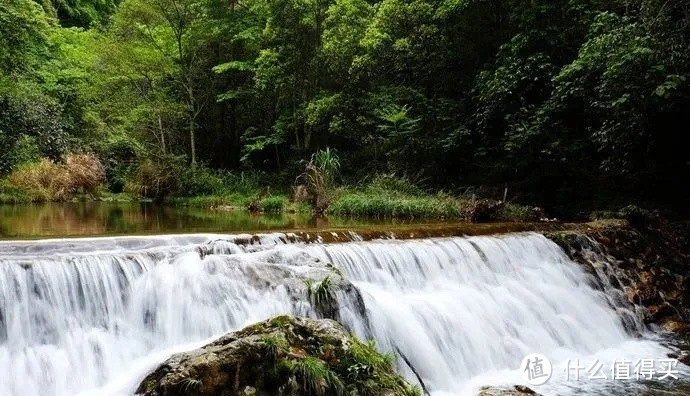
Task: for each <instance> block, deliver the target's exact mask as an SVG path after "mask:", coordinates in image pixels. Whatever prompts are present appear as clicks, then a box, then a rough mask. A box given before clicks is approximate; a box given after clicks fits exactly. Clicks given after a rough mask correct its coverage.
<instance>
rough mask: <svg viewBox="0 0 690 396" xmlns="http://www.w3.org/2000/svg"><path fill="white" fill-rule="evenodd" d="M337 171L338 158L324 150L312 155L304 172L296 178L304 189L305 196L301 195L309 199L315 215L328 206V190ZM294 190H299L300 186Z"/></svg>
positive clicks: (329, 199) (338, 165)
mask: <svg viewBox="0 0 690 396" xmlns="http://www.w3.org/2000/svg"><path fill="white" fill-rule="evenodd" d="M339 170H340V160H339V159H338V156H337V155H336V154H335V153H333V152H332V151H331V150H330V149H328V148H326V150H319V151H317V152H316V153H314V154H313V155H312V156H311V159H310V160H309V162H308V163H307V165H306V167H305V170H304V172H303V173H302V174H301V175H299V176H298V177H297V182H298V183H301V184H302V185H304V188H306V194H302V195H305V196H308V197H309V200H310V201H311V202H312V204H313V205H314V210H315V211H316V212H317V213H322V212H324V211H325V210H326V208H327V207H328V205H329V204H330V202H331V197H330V189H331V188H332V186H333V181H334V180H335V177H336V175H337V173H338V171H339ZM296 189H300V186H299V185H298V186H297V188H296Z"/></svg>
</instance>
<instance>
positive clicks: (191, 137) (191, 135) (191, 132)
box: [189, 118, 196, 166]
mask: <svg viewBox="0 0 690 396" xmlns="http://www.w3.org/2000/svg"><path fill="white" fill-rule="evenodd" d="M194 124H195V123H194V118H191V119H190V120H189V144H190V146H191V148H192V166H196V144H195V139H194Z"/></svg>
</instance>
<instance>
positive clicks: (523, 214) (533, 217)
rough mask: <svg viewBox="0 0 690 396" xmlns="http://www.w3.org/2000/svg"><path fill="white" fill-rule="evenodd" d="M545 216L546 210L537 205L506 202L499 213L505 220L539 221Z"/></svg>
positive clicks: (500, 218) (501, 218) (499, 217)
mask: <svg viewBox="0 0 690 396" xmlns="http://www.w3.org/2000/svg"><path fill="white" fill-rule="evenodd" d="M542 218H544V211H543V210H542V209H541V208H540V207H537V206H524V205H517V204H513V203H506V204H505V205H504V206H503V208H502V210H500V212H499V213H498V219H499V220H503V221H539V220H541V219H542Z"/></svg>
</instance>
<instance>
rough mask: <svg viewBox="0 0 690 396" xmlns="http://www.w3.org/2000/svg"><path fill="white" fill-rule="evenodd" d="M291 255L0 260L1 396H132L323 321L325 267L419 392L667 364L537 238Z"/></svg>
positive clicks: (111, 250) (586, 279) (133, 250)
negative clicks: (182, 364) (208, 343)
mask: <svg viewBox="0 0 690 396" xmlns="http://www.w3.org/2000/svg"><path fill="white" fill-rule="evenodd" d="M285 240H286V238H284V237H283V236H281V235H270V236H264V237H262V238H260V239H257V238H251V237H248V236H240V237H230V238H228V237H227V236H220V235H196V236H176V237H137V238H92V239H81V240H70V241H42V242H9V243H3V244H0V395H22V396H24V395H42V396H45V395H72V394H77V393H80V392H81V393H82V394H94V395H95V394H98V395H102V394H127V393H130V394H131V393H132V391H133V389H134V388H135V387H136V385H137V382H138V381H139V380H141V378H143V376H145V375H146V374H147V372H148V370H151V369H152V368H153V367H154V366H155V365H156V364H157V363H160V362H161V361H162V360H163V359H164V358H165V357H167V356H168V355H169V354H170V353H172V351H177V350H183V349H188V348H191V347H193V346H197V345H200V344H201V343H203V342H204V341H205V340H208V339H209V338H211V337H214V336H218V335H220V334H223V333H225V332H228V331H230V330H234V329H237V328H240V327H242V326H244V325H246V324H249V323H251V322H255V321H258V320H262V319H265V318H267V317H270V316H273V315H276V314H280V313H293V314H299V315H307V316H317V315H318V313H317V312H316V311H315V310H314V309H313V307H312V306H311V305H310V304H309V302H308V299H307V298H306V297H305V294H306V293H305V283H304V280H305V279H323V277H324V276H326V275H327V274H329V273H331V272H329V271H331V269H329V265H328V264H327V263H333V264H334V265H335V266H336V267H339V268H341V269H342V270H343V272H344V274H345V278H346V279H349V280H350V281H351V282H352V283H353V284H354V286H356V289H357V290H358V291H359V293H356V292H355V293H342V292H341V293H338V303H339V305H340V310H339V312H338V314H339V319H340V320H341V321H342V322H343V323H344V324H345V325H346V327H348V328H350V329H351V330H352V331H354V332H356V333H358V334H359V335H360V336H361V337H367V338H369V337H373V338H375V339H376V340H377V342H378V345H379V346H380V347H381V348H383V349H386V350H391V351H396V352H398V353H400V354H402V355H404V357H405V359H407V362H409V364H408V363H406V362H405V359H399V364H398V365H399V369H400V370H401V372H402V373H403V374H405V375H406V376H407V377H408V378H410V380H411V381H416V375H415V374H414V373H413V370H412V369H411V367H413V368H414V371H415V372H416V374H417V375H419V376H420V377H421V378H422V380H423V381H424V383H425V385H426V386H427V388H429V389H430V390H431V391H432V392H433V393H434V394H439V395H440V394H444V393H447V394H464V393H467V394H472V393H473V392H474V391H475V390H476V388H477V387H478V386H480V385H486V384H516V383H523V382H524V379H523V378H522V377H521V376H520V372H519V370H516V368H517V366H518V365H519V363H520V361H521V360H522V358H523V357H524V356H525V355H527V354H529V353H532V352H538V353H542V354H544V355H546V356H548V357H549V358H550V359H551V361H552V362H554V363H555V366H556V367H555V368H554V370H557V369H558V364H559V363H560V362H564V361H565V360H566V359H582V360H587V359H593V358H595V357H596V358H597V359H599V360H601V361H610V360H613V359H623V358H625V359H635V358H660V357H665V353H666V352H667V351H668V350H667V349H666V348H665V347H664V346H662V345H661V344H660V343H659V342H658V341H655V340H653V339H651V338H653V337H651V336H653V335H652V334H648V333H644V326H643V325H642V324H641V323H639V321H637V319H635V317H634V315H632V314H630V312H629V311H627V308H628V307H625V306H624V305H623V304H622V303H620V305H618V304H619V302H617V301H618V300H616V299H612V298H611V297H610V296H609V295H607V294H606V293H605V292H604V291H600V290H598V289H597V288H594V287H592V285H593V284H594V283H595V282H594V279H593V278H591V277H590V276H589V275H587V274H586V273H585V272H584V271H583V270H582V269H581V268H580V267H579V266H578V265H577V264H575V263H573V262H571V261H570V260H569V259H568V258H567V256H566V255H565V254H564V253H563V252H562V250H561V249H560V248H559V247H558V246H557V245H555V244H554V243H552V242H550V241H549V240H547V239H546V238H545V237H543V236H541V235H539V234H512V235H507V236H502V237H470V238H435V239H425V240H410V241H394V240H385V241H370V242H348V243H340V244H329V245H324V244H319V243H312V244H301V243H298V244H285V243H284V242H285ZM240 241H241V242H242V243H240ZM247 242H253V243H247ZM360 295H361V297H360ZM361 301H363V302H364V308H365V309H364V310H362V309H361ZM617 305H618V306H617ZM622 318H623V319H625V320H623V319H622ZM624 323H627V324H628V329H627V330H626V328H625V326H624ZM640 330H642V331H643V334H642V336H635V334H634V333H637V332H639V331H640ZM410 366H411V367H410ZM555 377H557V376H556V375H554V379H553V380H552V381H551V382H550V383H548V384H546V385H544V386H543V387H540V388H539V391H540V392H546V393H549V392H553V393H556V394H564V393H586V392H589V393H592V394H601V393H602V389H604V387H606V388H607V389H608V390H609V391H615V383H611V382H606V383H600V384H599V385H596V384H594V383H591V382H587V383H583V382H577V383H572V382H565V381H562V380H560V381H559V380H558V378H555ZM585 384H586V385H587V386H584V385H585ZM627 386H629V385H627ZM620 393H621V394H626V392H620Z"/></svg>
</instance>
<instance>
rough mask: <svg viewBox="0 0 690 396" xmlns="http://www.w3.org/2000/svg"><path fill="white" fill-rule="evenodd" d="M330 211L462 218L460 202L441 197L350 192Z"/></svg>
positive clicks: (370, 215)
mask: <svg viewBox="0 0 690 396" xmlns="http://www.w3.org/2000/svg"><path fill="white" fill-rule="evenodd" d="M327 213H328V214H331V215H337V216H353V217H411V218H435V219H442V218H458V217H461V216H462V214H463V213H462V210H461V209H460V206H459V204H458V202H456V201H455V200H453V199H451V198H447V197H440V196H433V195H428V196H402V195H394V194H371V193H366V192H355V193H346V194H344V195H342V196H341V197H339V198H338V199H336V200H335V202H333V204H331V206H330V207H329V208H328V210H327Z"/></svg>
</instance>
